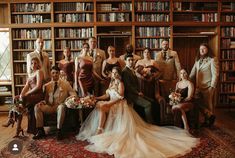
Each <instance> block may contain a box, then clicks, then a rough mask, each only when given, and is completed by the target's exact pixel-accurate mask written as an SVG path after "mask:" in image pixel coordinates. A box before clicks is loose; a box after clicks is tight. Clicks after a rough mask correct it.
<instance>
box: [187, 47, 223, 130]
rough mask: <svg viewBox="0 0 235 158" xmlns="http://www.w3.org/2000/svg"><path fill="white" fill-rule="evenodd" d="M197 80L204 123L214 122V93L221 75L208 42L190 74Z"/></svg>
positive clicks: (200, 51) (197, 96) (208, 124)
mask: <svg viewBox="0 0 235 158" xmlns="http://www.w3.org/2000/svg"><path fill="white" fill-rule="evenodd" d="M189 77H190V78H191V79H193V80H195V81H196V91H195V98H196V99H198V101H200V104H198V105H200V111H201V112H202V113H203V115H204V116H205V122H204V125H206V126H211V125H213V124H214V121H215V115H214V114H213V112H214V95H215V88H216V85H217V82H218V77H219V64H218V60H217V58H216V57H214V56H213V54H212V52H211V51H210V49H209V46H208V45H207V44H206V43H202V44H201V45H200V48H199V53H198V54H197V56H196V61H195V64H194V66H193V68H192V71H191V73H190V76H189Z"/></svg>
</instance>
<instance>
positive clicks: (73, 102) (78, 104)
mask: <svg viewBox="0 0 235 158" xmlns="http://www.w3.org/2000/svg"><path fill="white" fill-rule="evenodd" d="M95 103H96V100H95V97H94V96H93V95H88V96H86V97H83V98H78V97H76V96H70V97H68V98H67V99H66V100H65V105H66V106H67V107H68V108H71V109H82V108H92V107H94V106H95Z"/></svg>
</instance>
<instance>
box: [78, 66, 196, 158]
mask: <svg viewBox="0 0 235 158" xmlns="http://www.w3.org/2000/svg"><path fill="white" fill-rule="evenodd" d="M97 101H98V102H97V103H96V108H95V109H94V110H93V111H92V112H91V113H90V115H89V116H88V118H87V119H86V120H85V122H84V123H83V124H82V127H81V128H80V132H79V134H78V135H77V137H76V138H77V139H78V140H87V141H89V142H90V143H91V144H90V145H88V146H86V147H85V148H86V149H87V150H89V151H92V152H98V153H108V154H109V155H114V157H122V158H130V157H141V158H142V157H147V158H156V157H173V156H179V155H183V154H185V153H187V152H189V151H191V149H192V147H194V146H196V145H197V143H198V142H199V140H198V139H196V138H193V137H192V136H191V135H190V134H189V133H188V132H187V131H185V130H182V129H179V128H176V127H158V126H154V125H151V124H147V123H145V122H144V121H143V120H142V119H141V118H140V117H139V116H138V114H137V113H136V112H135V111H134V110H133V108H132V107H131V106H129V105H128V104H127V101H126V100H125V99H124V84H123V82H122V80H121V71H120V69H119V68H117V67H114V68H113V69H112V75H111V82H110V86H109V88H108V89H107V91H106V94H105V95H103V96H101V97H97Z"/></svg>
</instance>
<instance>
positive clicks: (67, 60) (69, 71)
mask: <svg viewBox="0 0 235 158" xmlns="http://www.w3.org/2000/svg"><path fill="white" fill-rule="evenodd" d="M63 55H64V59H62V60H60V61H59V64H58V67H59V68H60V75H61V77H62V78H64V79H66V80H67V81H68V82H69V83H70V85H71V86H73V79H74V61H73V59H72V58H71V51H70V48H69V47H65V48H64V51H63Z"/></svg>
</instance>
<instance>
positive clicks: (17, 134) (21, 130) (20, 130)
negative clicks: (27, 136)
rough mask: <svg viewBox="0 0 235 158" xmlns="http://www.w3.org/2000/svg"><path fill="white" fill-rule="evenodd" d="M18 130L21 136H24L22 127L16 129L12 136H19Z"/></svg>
mask: <svg viewBox="0 0 235 158" xmlns="http://www.w3.org/2000/svg"><path fill="white" fill-rule="evenodd" d="M20 132H21V134H22V136H24V130H23V129H22V128H20V129H17V130H16V135H15V136H14V137H13V138H16V137H19V135H20Z"/></svg>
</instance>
